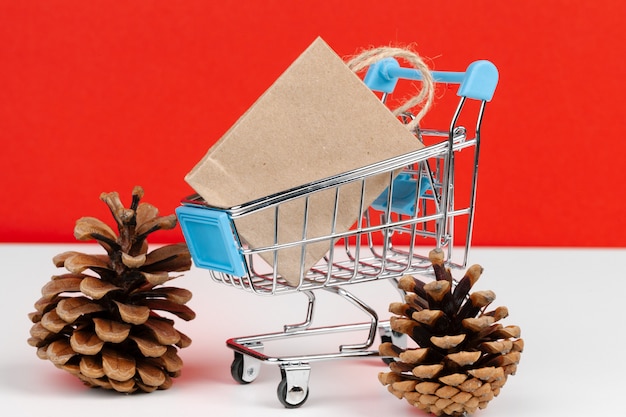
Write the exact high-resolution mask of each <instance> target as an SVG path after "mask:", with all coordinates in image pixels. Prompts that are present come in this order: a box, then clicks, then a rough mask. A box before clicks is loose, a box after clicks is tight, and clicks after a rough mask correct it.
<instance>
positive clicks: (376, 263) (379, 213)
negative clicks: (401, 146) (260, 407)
mask: <svg viewBox="0 0 626 417" xmlns="http://www.w3.org/2000/svg"><path fill="white" fill-rule="evenodd" d="M432 76H433V78H434V80H435V82H437V83H438V85H442V86H444V87H445V88H449V87H450V86H454V87H455V88H456V87H458V90H457V96H458V97H460V99H459V100H458V104H456V108H455V109H454V110H451V113H452V118H451V120H450V118H449V117H447V118H446V120H447V121H449V127H448V128H447V129H443V130H431V129H420V131H419V135H417V136H418V138H419V139H420V140H422V141H423V142H424V144H425V145H426V146H425V147H423V148H422V149H420V150H417V151H414V152H410V153H407V154H404V155H401V156H398V157H394V158H391V159H387V160H383V161H380V162H378V163H375V164H372V165H369V166H365V167H362V168H359V169H356V170H352V171H349V172H345V173H342V174H340V175H336V176H333V177H330V178H324V179H320V180H318V181H315V182H312V183H309V184H304V185H302V186H300V187H297V188H294V189H290V190H286V191H284V192H280V193H278V194H274V195H271V196H266V197H264V198H261V199H258V200H255V201H250V202H247V203H245V204H242V205H239V206H236V207H231V208H228V209H218V208H215V207H211V206H209V205H208V204H207V203H206V202H204V200H203V199H202V198H201V197H199V196H197V195H194V196H190V197H188V198H186V199H184V200H183V202H182V205H181V206H180V207H178V209H177V210H176V212H177V215H178V218H179V220H180V225H181V228H182V230H183V234H184V236H185V240H186V241H187V244H188V246H189V249H190V252H191V255H192V257H193V260H194V264H195V265H196V266H197V267H201V268H206V269H209V270H210V274H211V277H212V278H213V280H215V281H217V282H220V283H222V284H226V285H229V286H232V287H235V288H238V289H241V290H245V291H248V292H251V293H255V294H258V295H268V296H274V295H280V294H290V293H295V292H299V293H303V294H305V295H306V296H307V297H308V306H307V315H306V318H305V320H304V321H303V322H302V323H301V324H297V325H288V326H285V327H284V329H283V330H282V331H280V332H276V333H270V334H262V335H256V336H247V337H238V338H232V339H230V340H228V341H227V346H228V347H229V348H231V349H233V350H234V356H235V358H234V361H233V363H232V366H231V371H232V376H233V378H234V379H235V380H236V381H238V382H239V383H242V384H245V383H249V382H252V381H253V380H254V379H255V378H256V377H257V375H258V373H259V369H260V367H261V364H264V363H265V364H275V365H277V366H278V367H279V368H280V371H281V375H282V379H281V382H280V384H279V385H278V391H277V392H278V398H279V400H280V401H281V403H282V404H283V405H284V406H285V407H288V408H293V407H298V406H300V405H302V404H303V403H304V402H305V401H306V399H307V398H308V395H309V387H308V383H309V374H310V370H311V366H310V363H311V362H314V361H319V360H326V359H338V358H348V357H352V358H354V357H365V356H379V354H378V352H377V351H376V350H374V349H371V347H372V345H373V343H374V341H375V339H376V334H377V332H380V335H381V338H382V339H383V340H393V341H394V343H396V344H399V345H401V344H402V343H403V342H402V340H400V338H401V335H399V334H396V333H394V332H392V331H391V330H390V327H389V322H388V321H381V320H379V319H378V316H377V314H376V312H375V311H374V309H372V308H371V307H369V306H368V305H367V304H366V303H365V302H364V301H362V300H361V299H359V298H358V297H356V296H355V295H354V294H353V293H351V292H349V291H348V290H347V289H346V287H348V286H349V285H352V284H358V283H364V282H370V281H375V280H383V279H389V280H391V282H392V283H393V284H397V279H398V278H400V277H402V276H403V275H406V274H413V275H415V274H429V273H431V271H432V270H431V264H430V261H429V260H428V255H427V254H428V252H429V251H430V249H432V248H434V247H438V248H441V249H443V250H444V251H445V252H446V259H447V262H448V264H449V266H450V267H461V268H463V267H465V266H466V264H467V260H468V252H469V249H470V243H471V235H472V228H473V219H474V205H475V196H476V193H475V192H476V183H477V170H478V156H479V147H480V128H481V123H482V120H483V114H484V110H485V105H486V103H487V102H489V101H490V100H491V98H492V96H493V93H494V90H495V88H496V84H497V82H498V72H497V69H496V68H495V66H494V65H493V64H492V63H490V62H488V61H476V62H473V63H472V64H471V65H470V66H469V67H468V68H467V70H466V71H465V72H440V71H434V72H432ZM399 79H404V80H420V79H421V73H420V72H418V71H417V70H414V69H411V68H403V67H401V66H400V65H399V64H398V62H397V61H396V60H394V59H392V58H391V59H385V60H383V61H380V62H378V63H376V64H374V65H373V66H371V67H370V68H369V70H368V72H367V74H366V76H365V79H364V81H365V84H366V85H367V86H368V87H370V88H371V89H372V90H373V91H375V92H377V93H378V94H380V95H381V99H382V100H383V101H386V100H387V99H388V94H389V93H391V92H393V91H394V89H395V88H396V83H397V82H398V80H399ZM466 113H469V114H466ZM406 117H407V118H410V117H411V115H406ZM464 120H471V122H470V123H471V125H469V128H466V127H464V126H462V125H461V121H464ZM416 140H417V139H416ZM461 152H462V153H463V157H464V158H465V159H464V160H460V155H461ZM461 171H463V172H461ZM381 176H383V178H385V181H387V182H386V184H387V185H386V187H387V188H386V190H385V191H384V192H383V193H382V194H380V195H379V197H378V198H376V200H375V201H374V202H373V203H372V204H371V205H370V204H368V205H366V203H365V202H364V201H365V199H364V197H363V196H364V193H365V191H364V190H365V189H366V184H367V182H368V181H369V180H370V179H371V178H373V177H378V178H380V177H381ZM345 187H352V188H353V189H354V187H356V188H357V189H360V190H361V204H360V205H358V212H357V213H355V218H357V219H359V220H358V221H357V222H356V224H354V226H353V227H352V228H350V229H349V230H347V231H345V230H334V229H333V228H332V227H331V230H330V232H329V233H327V234H324V235H319V236H313V237H311V236H309V234H308V233H307V221H308V219H310V218H312V217H313V216H315V215H316V213H315V212H314V210H315V209H317V208H318V207H316V206H315V205H314V204H309V202H310V201H311V199H313V198H314V196H315V195H316V194H317V193H322V192H324V193H331V194H334V195H335V198H334V200H332V201H334V204H331V206H332V207H330V208H325V209H329V210H331V213H332V216H331V217H332V218H333V219H335V218H336V217H337V216H338V213H339V211H340V210H341V209H342V207H341V199H340V197H339V196H340V195H341V194H342V190H343V189H344V188H345ZM296 201H298V202H301V203H302V207H303V210H302V218H303V220H302V233H301V234H300V235H299V236H300V237H299V238H298V239H295V240H293V241H289V242H284V241H281V240H280V239H279V237H278V230H279V229H280V223H281V220H282V218H281V216H280V213H281V207H282V206H283V205H286V204H293V202H296ZM261 211H263V212H265V213H266V214H269V215H270V217H269V218H270V219H271V220H270V221H271V222H272V225H273V227H272V228H271V229H272V230H273V236H269V241H270V242H273V243H270V244H268V245H266V246H264V247H254V248H253V247H249V245H247V244H246V243H245V242H244V241H242V239H240V237H239V235H238V233H237V228H236V226H235V224H236V222H237V220H238V219H240V218H243V217H245V216H250V215H253V214H254V213H258V212H261ZM459 229H460V230H461V231H462V233H456V231H457V230H459ZM313 245H315V246H316V247H319V246H320V245H324V247H325V255H324V257H323V258H322V259H321V260H319V261H317V262H316V263H315V264H314V265H313V266H312V267H310V268H309V267H305V264H304V259H305V254H306V252H307V249H308V248H309V247H312V246H313ZM285 250H289V251H290V253H292V254H293V253H295V254H296V259H295V261H296V262H300V264H299V265H300V267H299V268H297V271H298V273H297V276H296V277H295V278H296V279H295V281H294V279H293V277H291V278H292V279H291V280H287V279H286V277H284V276H281V274H280V272H279V267H278V266H279V261H278V254H279V253H281V251H285ZM262 255H263V256H262ZM268 259H270V261H269V262H268V261H267V260H268ZM317 290H324V291H328V292H331V293H334V294H336V295H338V296H340V297H341V298H343V299H345V300H347V301H349V302H350V303H352V304H354V305H355V306H357V307H358V308H360V309H361V310H363V311H364V312H365V313H366V314H367V315H368V316H369V318H370V320H369V322H366V323H357V324H340V325H336V326H324V327H312V319H313V311H314V305H315V295H314V293H315V291H317ZM352 331H361V332H364V333H366V334H367V337H366V340H365V341H364V342H363V343H358V344H346V345H342V346H340V347H339V349H338V351H336V352H331V353H314V354H303V355H297V356H270V355H268V354H266V353H265V352H264V344H265V343H266V342H270V341H280V340H284V339H290V338H295V337H301V336H313V335H319V334H326V333H338V332H352ZM396 339H397V340H396Z"/></svg>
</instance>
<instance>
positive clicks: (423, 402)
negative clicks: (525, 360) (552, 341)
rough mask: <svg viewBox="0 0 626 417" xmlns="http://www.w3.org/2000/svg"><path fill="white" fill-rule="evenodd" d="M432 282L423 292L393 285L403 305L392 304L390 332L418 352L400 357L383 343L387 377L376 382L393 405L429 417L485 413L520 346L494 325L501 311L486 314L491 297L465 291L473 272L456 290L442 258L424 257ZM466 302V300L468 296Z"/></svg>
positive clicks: (405, 281)
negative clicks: (400, 403)
mask: <svg viewBox="0 0 626 417" xmlns="http://www.w3.org/2000/svg"><path fill="white" fill-rule="evenodd" d="M429 257H430V260H431V262H432V264H433V270H434V273H435V278H436V279H435V280H434V281H432V282H429V283H427V284H425V283H424V282H422V281H420V280H418V279H416V278H414V277H412V276H405V277H403V278H402V279H400V282H399V287H400V288H401V289H403V290H404V291H405V292H406V293H407V295H406V299H405V301H406V302H405V303H392V304H391V305H390V307H389V310H390V312H391V313H393V314H395V315H396V316H393V317H392V318H391V328H392V330H394V331H396V332H399V333H404V334H406V335H408V336H409V337H410V338H411V339H413V341H415V343H416V344H417V348H414V349H402V348H399V347H397V346H395V345H393V344H392V343H390V342H386V343H383V344H382V345H381V346H380V353H381V355H383V356H388V357H393V358H395V361H392V362H391V363H390V365H389V368H390V372H381V373H380V374H379V380H380V382H381V383H382V384H383V385H387V388H388V389H389V391H390V392H391V393H392V394H393V395H395V396H396V397H398V398H405V399H406V400H407V401H408V402H409V403H410V404H412V405H414V406H416V407H418V408H420V409H422V410H425V411H427V412H429V413H432V414H434V415H437V416H439V415H442V414H443V415H451V416H460V415H463V414H464V413H473V412H474V411H476V410H477V409H478V408H481V409H482V408H485V407H486V406H487V404H488V402H489V401H491V400H492V399H493V398H494V397H495V396H497V395H498V394H499V393H500V389H501V388H502V386H503V385H504V383H505V382H506V380H507V377H508V376H509V375H513V374H515V371H516V369H517V364H518V363H519V360H520V354H521V352H522V350H523V347H524V342H523V340H522V339H520V328H519V327H518V326H506V327H504V326H503V325H502V324H500V323H497V322H498V321H499V320H501V319H503V318H505V317H506V316H508V310H507V308H506V307H498V308H496V309H494V310H490V311H488V312H486V309H487V308H488V306H489V305H490V304H491V303H492V302H493V301H494V299H495V294H494V293H493V292H492V291H476V292H473V293H472V294H469V291H470V289H471V287H472V286H473V285H474V283H475V282H476V280H478V278H479V277H480V275H481V273H482V270H483V269H482V267H481V266H479V265H473V266H471V267H470V268H468V270H467V271H466V273H465V276H464V277H463V278H462V279H461V280H460V281H458V283H456V282H455V281H454V280H453V279H452V275H451V273H450V270H449V269H447V268H446V267H445V266H444V256H443V251H441V250H440V249H435V250H433V251H431V252H430V256H429ZM468 294H469V296H468Z"/></svg>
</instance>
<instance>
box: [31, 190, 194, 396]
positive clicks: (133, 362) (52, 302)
mask: <svg viewBox="0 0 626 417" xmlns="http://www.w3.org/2000/svg"><path fill="white" fill-rule="evenodd" d="M142 197H143V189H142V188H141V187H135V188H134V189H133V193H132V203H131V205H130V208H125V207H124V206H123V205H122V203H121V202H120V198H119V195H118V193H116V192H112V193H103V194H102V195H101V196H100V199H101V200H103V201H104V202H105V203H106V204H107V205H108V206H109V208H110V210H111V213H112V214H113V217H114V218H115V221H116V222H117V228H118V230H119V236H117V235H116V234H115V233H114V232H113V230H112V229H111V228H110V227H109V226H107V225H106V224H105V223H103V222H102V221H100V220H98V219H96V218H93V217H83V218H81V219H79V220H78V221H77V222H76V226H75V228H74V236H75V237H76V239H78V240H91V239H95V240H96V241H97V242H98V243H99V244H100V245H101V246H102V247H104V249H105V250H106V255H104V254H102V255H87V254H83V253H79V252H65V253H61V254H59V255H57V256H55V257H54V258H53V262H54V264H55V265H56V266H57V267H65V268H66V269H67V270H68V271H69V273H64V274H62V275H56V276H53V277H52V279H51V281H50V282H48V283H47V284H46V285H45V286H44V287H43V288H42V295H43V296H42V297H41V298H40V299H39V300H38V301H37V302H36V303H35V309H36V310H37V311H35V312H33V313H31V314H29V318H30V320H31V321H32V322H33V323H34V325H33V326H32V327H31V330H30V335H31V337H30V338H29V339H28V343H29V344H30V345H31V346H34V347H36V348H37V356H39V358H41V359H48V360H50V361H51V362H52V363H53V364H54V365H56V366H57V367H58V368H61V369H64V370H66V371H68V372H70V373H72V374H74V375H76V376H77V377H78V378H80V379H81V380H82V381H83V382H84V383H85V384H86V385H88V386H91V387H102V388H105V389H113V390H115V391H119V392H124V393H129V392H135V391H145V392H152V391H154V390H156V389H157V388H160V389H167V388H169V387H170V386H171V384H172V379H171V378H172V377H177V376H178V375H179V374H180V372H181V368H182V360H181V358H180V357H179V356H178V353H177V352H178V349H177V348H184V347H187V346H189V344H190V343H191V340H190V339H189V338H188V337H187V336H186V335H184V334H183V333H181V332H179V331H178V330H176V329H175V328H174V325H173V324H174V321H173V320H171V319H169V318H166V317H163V316H161V315H160V314H159V313H157V312H156V311H161V312H166V313H171V314H174V315H176V316H178V317H180V318H181V319H183V320H192V319H193V318H194V317H195V313H194V312H193V311H192V310H191V309H190V308H189V307H187V306H186V305H185V304H186V303H187V302H188V301H189V299H190V298H191V292H189V291H188V290H185V289H180V288H175V287H168V286H162V284H164V283H165V282H167V281H169V280H170V279H173V278H176V277H177V276H172V275H170V272H179V271H186V270H189V268H190V267H191V257H190V254H189V251H188V249H187V246H186V245H185V244H184V243H183V244H173V245H166V246H162V247H160V248H158V249H156V250H154V251H152V252H150V253H148V244H147V241H146V238H147V237H148V235H149V234H151V233H152V232H155V231H157V230H160V229H172V228H174V227H175V226H176V216H175V215H170V216H165V217H162V216H159V215H158V210H157V209H156V208H155V207H154V206H152V205H151V204H148V203H140V200H141V198H142ZM87 271H91V272H93V273H94V274H88V273H86V272H87ZM94 275H95V276H94Z"/></svg>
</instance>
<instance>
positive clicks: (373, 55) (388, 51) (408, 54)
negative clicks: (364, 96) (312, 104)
mask: <svg viewBox="0 0 626 417" xmlns="http://www.w3.org/2000/svg"><path fill="white" fill-rule="evenodd" d="M385 58H402V59H403V60H405V61H407V62H408V63H409V64H411V65H412V66H413V67H414V68H415V69H417V70H418V71H420V72H421V73H422V88H421V90H420V91H419V93H418V94H417V95H415V96H413V97H411V98H409V99H407V100H406V101H405V102H404V103H402V104H401V105H400V106H399V107H397V108H396V109H393V110H392V113H393V114H394V115H396V116H399V115H402V114H404V113H406V112H408V111H409V110H411V109H413V108H414V107H418V106H419V107H421V108H420V110H419V112H417V114H415V116H414V117H413V120H411V121H410V122H409V123H407V124H406V127H407V129H409V130H410V131H411V132H419V123H420V120H422V118H423V117H424V115H425V114H426V113H427V112H428V110H429V109H430V107H431V106H432V104H433V99H434V96H435V83H434V80H433V76H432V74H431V73H430V69H429V68H428V66H427V65H426V64H425V63H424V60H423V59H422V58H421V57H420V56H419V55H418V54H417V53H415V52H413V51H411V50H409V49H405V48H394V47H387V46H382V47H377V48H372V49H368V50H365V51H363V52H361V53H360V54H359V55H357V56H355V57H353V58H351V59H350V60H348V61H347V62H346V65H347V66H348V68H350V69H351V70H352V71H353V72H355V73H359V72H360V71H362V70H364V69H365V68H367V67H369V66H370V65H372V64H375V63H376V62H378V61H380V60H382V59H385Z"/></svg>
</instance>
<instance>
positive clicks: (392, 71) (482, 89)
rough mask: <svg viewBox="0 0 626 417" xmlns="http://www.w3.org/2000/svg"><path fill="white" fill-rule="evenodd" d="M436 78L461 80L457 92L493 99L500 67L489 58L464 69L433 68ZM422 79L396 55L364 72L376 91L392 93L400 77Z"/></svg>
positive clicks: (436, 80) (366, 79) (478, 97)
mask: <svg viewBox="0 0 626 417" xmlns="http://www.w3.org/2000/svg"><path fill="white" fill-rule="evenodd" d="M431 74H432V76H433V79H434V81H435V82H439V83H450V84H459V85H460V86H459V90H458V91H457V95H458V96H461V97H467V98H471V99H475V100H485V101H491V99H492V98H493V93H494V92H495V90H496V86H497V85H498V69H497V68H496V66H495V65H493V64H492V63H491V62H490V61H486V60H480V61H474V62H472V63H471V64H470V65H469V66H468V67H467V69H466V70H465V72H452V71H432V72H431ZM401 78H402V79H407V80H421V79H422V73H421V72H420V71H419V70H417V69H415V68H403V67H401V66H400V64H399V63H398V61H396V60H395V59H394V58H385V59H383V60H381V61H378V62H376V63H375V64H373V65H371V66H370V67H369V69H368V71H367V74H365V79H364V80H363V81H364V82H365V85H367V86H368V87H369V88H370V89H371V90H373V91H380V92H382V93H391V92H393V90H394V89H395V88H396V84H397V83H398V80H399V79H401Z"/></svg>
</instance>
